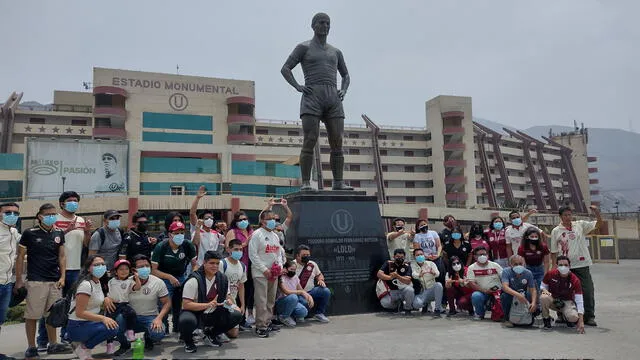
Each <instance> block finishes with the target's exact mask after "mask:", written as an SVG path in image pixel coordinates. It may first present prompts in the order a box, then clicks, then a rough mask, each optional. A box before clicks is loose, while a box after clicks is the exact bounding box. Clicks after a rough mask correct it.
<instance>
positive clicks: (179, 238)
mask: <svg viewBox="0 0 640 360" xmlns="http://www.w3.org/2000/svg"><path fill="white" fill-rule="evenodd" d="M172 240H173V243H174V244H176V245H178V246H180V245H182V243H183V242H184V234H175V235H173V239H172Z"/></svg>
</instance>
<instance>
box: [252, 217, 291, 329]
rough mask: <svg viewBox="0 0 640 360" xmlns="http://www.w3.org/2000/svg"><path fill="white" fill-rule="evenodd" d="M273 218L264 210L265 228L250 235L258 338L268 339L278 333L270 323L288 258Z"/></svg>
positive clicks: (261, 221)
mask: <svg viewBox="0 0 640 360" xmlns="http://www.w3.org/2000/svg"><path fill="white" fill-rule="evenodd" d="M274 217H275V215H274V213H273V212H272V211H269V210H267V211H263V212H262V213H261V214H260V223H261V225H262V226H261V227H260V229H258V230H256V231H255V232H254V233H253V234H252V235H251V241H250V242H249V258H250V259H251V273H252V276H253V285H254V287H255V293H254V297H255V308H256V335H257V336H258V337H268V336H269V332H270V331H271V330H274V329H275V330H277V327H274V326H273V325H272V324H270V320H271V315H272V314H273V307H274V304H275V301H276V291H277V287H278V277H279V276H280V274H281V273H282V264H283V263H284V260H285V258H284V251H283V250H282V247H281V246H280V239H279V238H278V235H276V233H275V232H274V231H273V230H274V229H275V228H276V221H275V220H274Z"/></svg>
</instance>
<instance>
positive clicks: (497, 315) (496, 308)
mask: <svg viewBox="0 0 640 360" xmlns="http://www.w3.org/2000/svg"><path fill="white" fill-rule="evenodd" d="M502 318H504V312H503V311H502V302H501V301H500V290H498V291H496V292H494V293H493V305H492V306H491V320H492V321H502Z"/></svg>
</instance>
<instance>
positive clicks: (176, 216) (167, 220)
mask: <svg viewBox="0 0 640 360" xmlns="http://www.w3.org/2000/svg"><path fill="white" fill-rule="evenodd" d="M176 222H179V223H183V224H184V223H185V222H184V217H183V216H182V214H180V213H179V212H177V211H170V212H169V213H168V214H167V215H165V217H164V231H163V232H162V233H161V234H160V235H158V241H157V242H156V246H157V244H159V243H161V242H163V241H165V240H167V239H168V238H169V236H170V235H171V234H170V232H169V227H170V226H171V224H173V223H176ZM184 239H185V240H191V233H190V232H186V233H185V234H184Z"/></svg>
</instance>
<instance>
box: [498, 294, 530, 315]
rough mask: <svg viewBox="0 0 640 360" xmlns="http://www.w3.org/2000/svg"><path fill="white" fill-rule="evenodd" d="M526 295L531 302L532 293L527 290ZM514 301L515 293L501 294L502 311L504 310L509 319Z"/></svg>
mask: <svg viewBox="0 0 640 360" xmlns="http://www.w3.org/2000/svg"><path fill="white" fill-rule="evenodd" d="M524 296H525V297H526V298H527V300H529V302H531V294H530V293H529V292H528V291H527V292H525V294H524ZM512 302H513V295H509V294H507V293H506V292H504V291H503V292H502V294H500V303H501V304H502V312H504V318H505V319H506V320H509V313H510V312H511V303H512Z"/></svg>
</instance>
